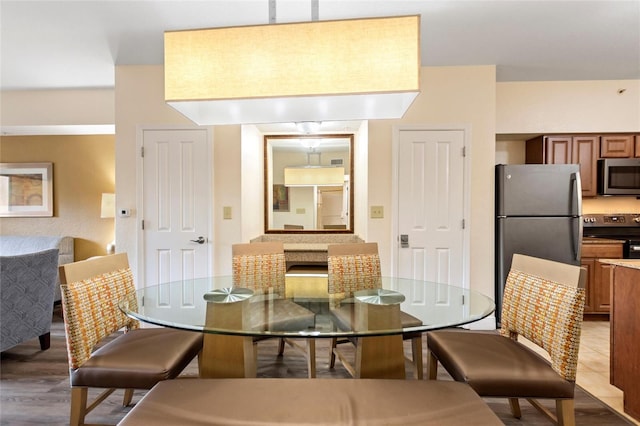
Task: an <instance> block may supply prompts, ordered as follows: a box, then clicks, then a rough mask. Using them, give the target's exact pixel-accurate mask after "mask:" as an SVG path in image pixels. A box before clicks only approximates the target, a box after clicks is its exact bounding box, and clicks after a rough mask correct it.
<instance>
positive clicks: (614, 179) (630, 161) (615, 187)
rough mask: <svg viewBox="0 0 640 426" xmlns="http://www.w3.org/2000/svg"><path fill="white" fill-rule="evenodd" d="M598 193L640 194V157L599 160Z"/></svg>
mask: <svg viewBox="0 0 640 426" xmlns="http://www.w3.org/2000/svg"><path fill="white" fill-rule="evenodd" d="M598 194H600V195H640V158H605V159H604V160H598Z"/></svg>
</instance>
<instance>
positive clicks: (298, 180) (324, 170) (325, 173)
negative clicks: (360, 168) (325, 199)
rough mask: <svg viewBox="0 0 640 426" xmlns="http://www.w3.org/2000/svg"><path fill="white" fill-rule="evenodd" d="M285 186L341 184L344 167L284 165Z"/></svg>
mask: <svg viewBox="0 0 640 426" xmlns="http://www.w3.org/2000/svg"><path fill="white" fill-rule="evenodd" d="M284 185H285V186H314V185H315V186H342V185H344V167H318V166H307V167H285V168H284Z"/></svg>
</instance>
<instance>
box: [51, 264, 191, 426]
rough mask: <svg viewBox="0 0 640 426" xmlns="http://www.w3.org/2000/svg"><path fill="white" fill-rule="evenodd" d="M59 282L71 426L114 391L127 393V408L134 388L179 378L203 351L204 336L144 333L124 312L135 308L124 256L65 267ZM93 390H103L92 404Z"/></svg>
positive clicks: (82, 421) (80, 422) (158, 330)
mask: <svg viewBox="0 0 640 426" xmlns="http://www.w3.org/2000/svg"><path fill="white" fill-rule="evenodd" d="M60 282H61V284H62V285H61V291H62V309H63V313H64V326H65V332H66V341H67V353H68V357H69V374H70V379H71V413H70V424H71V425H72V426H75V425H83V424H85V417H86V415H87V414H88V413H89V412H91V411H92V410H93V409H94V408H95V407H96V406H98V405H99V404H100V403H101V402H102V401H104V400H105V399H106V398H107V397H108V396H109V395H110V394H111V393H113V391H114V390H116V389H125V394H124V400H123V405H124V406H127V405H129V404H130V403H131V400H132V397H133V390H134V389H151V388H152V387H153V386H154V385H155V384H156V383H158V382H159V381H162V380H166V379H173V378H175V377H177V376H178V375H179V374H180V373H181V372H182V370H183V369H184V368H185V367H186V366H187V365H188V364H189V363H190V362H191V360H192V359H193V358H194V357H195V356H196V355H197V354H198V353H199V352H200V350H201V348H202V335H201V334H200V333H195V332H189V331H181V330H174V329H167V328H146V329H141V328H139V323H138V322H137V321H135V320H133V319H131V318H128V317H127V316H125V315H124V314H123V313H122V311H121V310H120V309H119V308H118V303H119V301H120V300H127V301H128V303H129V304H131V305H134V306H135V304H136V301H137V299H136V295H135V286H134V283H133V274H132V272H131V269H130V268H129V262H128V259H127V255H126V253H119V254H115V255H110V256H102V257H95V258H91V259H88V260H84V261H80V262H74V263H69V264H65V265H62V266H61V267H60ZM121 329H124V330H125V332H124V333H117V332H118V331H119V330H121ZM108 337H110V338H108ZM96 348H97V349H96ZM89 388H101V389H105V390H104V391H103V392H101V393H100V395H99V396H97V397H96V399H95V400H93V401H88V390H89Z"/></svg>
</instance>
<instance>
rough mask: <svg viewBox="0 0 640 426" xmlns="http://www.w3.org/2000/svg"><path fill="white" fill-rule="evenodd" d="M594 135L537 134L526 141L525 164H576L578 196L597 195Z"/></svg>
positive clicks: (598, 139) (597, 146) (596, 145)
mask: <svg viewBox="0 0 640 426" xmlns="http://www.w3.org/2000/svg"><path fill="white" fill-rule="evenodd" d="M599 150H600V137H599V136H598V135H559V136H538V137H536V138H533V139H529V140H527V141H526V153H525V162H526V163H527V164H578V165H579V166H580V178H581V183H582V196H583V197H595V196H596V195H597V190H598V187H597V180H596V179H597V171H598V169H597V166H598V156H599Z"/></svg>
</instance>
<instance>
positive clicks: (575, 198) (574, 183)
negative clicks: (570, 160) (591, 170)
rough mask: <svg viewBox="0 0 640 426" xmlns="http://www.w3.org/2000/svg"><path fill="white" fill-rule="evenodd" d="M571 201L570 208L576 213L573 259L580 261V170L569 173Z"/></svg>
mask: <svg viewBox="0 0 640 426" xmlns="http://www.w3.org/2000/svg"><path fill="white" fill-rule="evenodd" d="M571 190H572V191H573V194H571V202H572V203H573V206H572V210H573V211H574V213H575V214H576V217H575V218H574V225H573V235H574V238H573V252H574V253H575V260H576V261H580V258H581V255H582V182H581V181H580V172H577V173H572V174H571Z"/></svg>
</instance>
